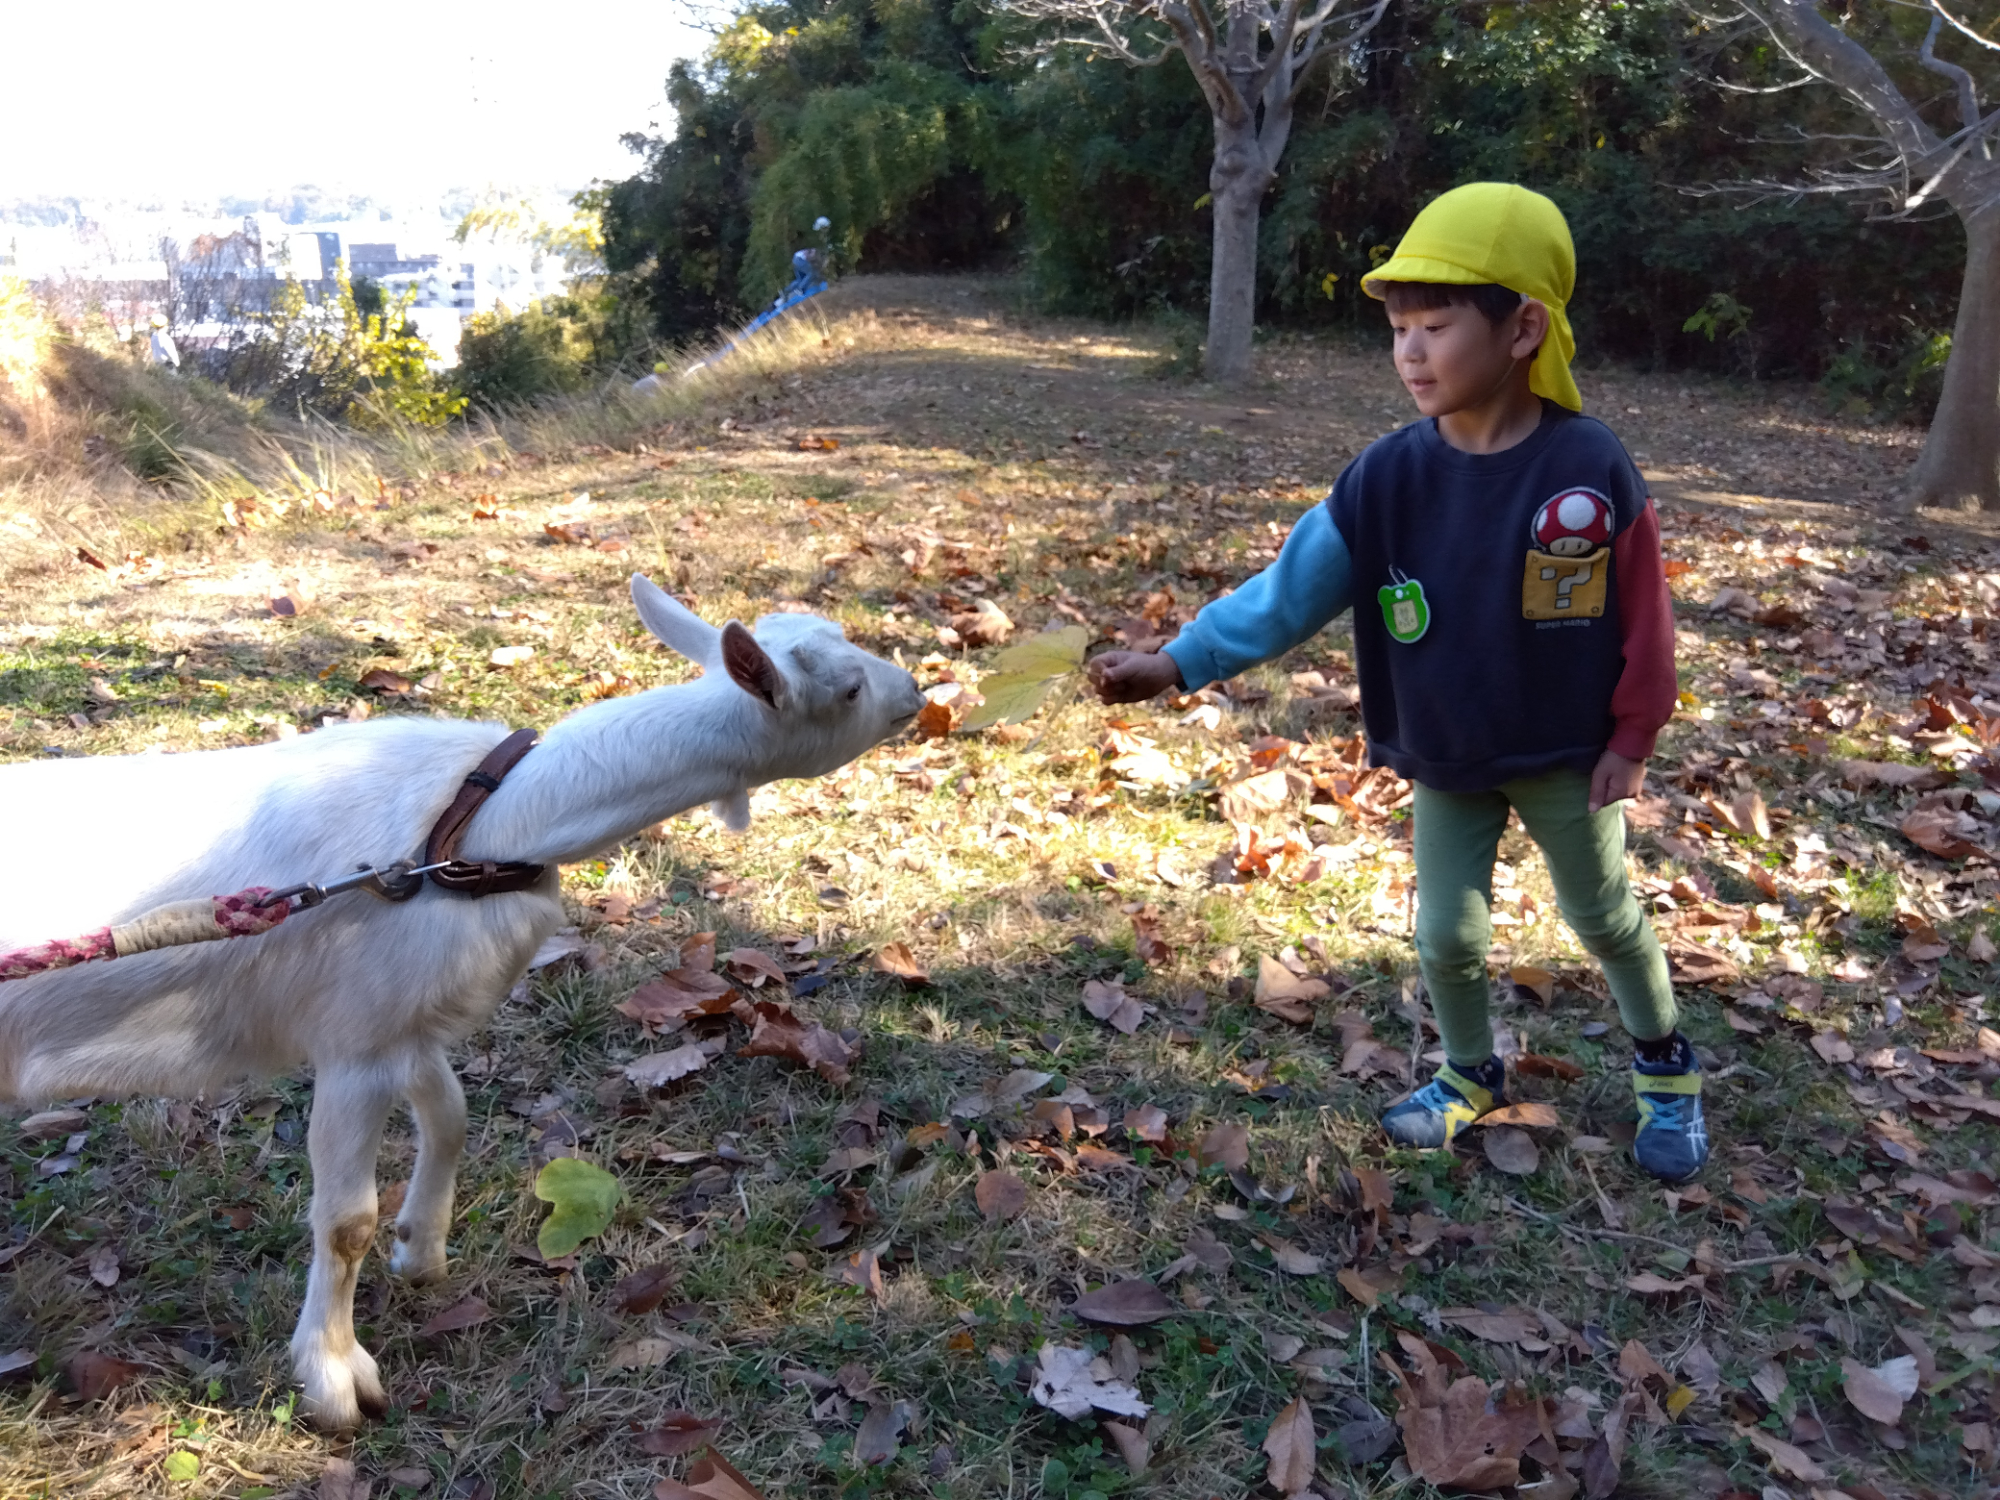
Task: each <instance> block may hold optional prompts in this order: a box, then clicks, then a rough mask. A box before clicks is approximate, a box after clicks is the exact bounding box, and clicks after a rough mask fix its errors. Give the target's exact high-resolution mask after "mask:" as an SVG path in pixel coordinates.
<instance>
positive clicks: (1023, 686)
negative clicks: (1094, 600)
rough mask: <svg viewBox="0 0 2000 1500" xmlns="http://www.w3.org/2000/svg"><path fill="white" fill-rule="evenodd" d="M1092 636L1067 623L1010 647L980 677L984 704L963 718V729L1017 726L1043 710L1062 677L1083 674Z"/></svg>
mask: <svg viewBox="0 0 2000 1500" xmlns="http://www.w3.org/2000/svg"><path fill="white" fill-rule="evenodd" d="M1089 645H1090V632H1089V631H1087V630H1085V629H1084V628H1083V627H1082V626H1081V625H1065V626H1064V627H1063V628H1062V629H1061V630H1046V631H1043V632H1042V634H1040V635H1037V636H1031V637H1029V638H1028V639H1027V640H1025V641H1021V642H1019V643H1018V644H1016V645H1012V646H1009V647H1008V648H1007V649H1006V650H1005V651H1002V652H1001V653H1000V655H999V656H998V657H997V658H996V659H995V660H994V664H993V666H994V670H993V671H992V672H991V673H990V674H989V675H987V676H986V677H983V678H981V679H980V682H979V691H980V693H981V694H982V695H983V696H984V697H985V699H986V701H985V702H984V703H982V704H981V705H980V706H979V707H977V708H975V709H974V710H973V711H972V712H971V713H969V714H967V715H966V716H965V721H964V723H963V724H961V725H960V727H961V728H963V729H968V730H970V729H991V728H992V727H993V726H994V725H995V724H1018V723H1020V722H1021V720H1023V719H1025V718H1027V717H1029V716H1030V715H1031V714H1033V713H1034V711H1035V710H1036V709H1038V708H1040V707H1041V706H1042V701H1043V700H1044V699H1045V698H1047V697H1048V695H1049V690H1050V689H1051V688H1053V687H1054V686H1055V685H1056V684H1057V683H1058V682H1060V681H1061V680H1062V679H1063V678H1065V677H1068V676H1070V675H1072V674H1073V673H1076V672H1080V671H1082V670H1083V653H1084V651H1085V649H1086V648H1088V646H1089Z"/></svg>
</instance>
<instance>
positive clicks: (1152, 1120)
mask: <svg viewBox="0 0 2000 1500" xmlns="http://www.w3.org/2000/svg"><path fill="white" fill-rule="evenodd" d="M1125 1130H1126V1132H1127V1133H1128V1134H1129V1135H1131V1137H1132V1138H1133V1139H1134V1140H1139V1141H1146V1142H1148V1143H1150V1144H1153V1145H1158V1144H1159V1143H1160V1142H1161V1141H1164V1140H1165V1139H1166V1138H1167V1112H1166V1111H1165V1110H1163V1109H1161V1108H1160V1107H1159V1106H1158V1105H1157V1104H1142V1105H1140V1106H1139V1107H1138V1108H1137V1109H1128V1110H1126V1111H1125Z"/></svg>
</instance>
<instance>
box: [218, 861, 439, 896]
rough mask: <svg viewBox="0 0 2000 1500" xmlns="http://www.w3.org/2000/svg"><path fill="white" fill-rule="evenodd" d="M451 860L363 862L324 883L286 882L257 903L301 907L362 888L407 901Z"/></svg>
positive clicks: (370, 893) (379, 894)
mask: <svg viewBox="0 0 2000 1500" xmlns="http://www.w3.org/2000/svg"><path fill="white" fill-rule="evenodd" d="M448 863H450V861H448V860H447V861H441V862H440V863H438V864H434V865H417V864H412V863H411V862H410V861H409V860H407V859H399V860H397V861H396V862H395V863H394V864H393V865H382V866H380V867H379V868H378V867H377V866H374V865H362V866H360V867H359V868H358V869H356V870H355V872H354V873H353V874H352V875H342V876H341V877H339V878H338V879H337V880H329V881H327V882H326V883H325V884H323V885H321V884H315V883H314V882H312V881H310V880H308V881H304V882H302V883H300V884H298V885H288V886H286V887H285V888H284V889H283V890H282V891H273V892H271V894H270V895H268V896H260V897H259V898H258V899H257V902H256V904H257V905H258V906H276V905H277V904H278V903H279V902H280V901H292V902H296V903H297V904H298V905H300V906H318V905H319V904H320V903H321V902H322V901H324V900H326V898H327V897H328V896H338V895H339V894H340V893H341V892H342V891H353V890H363V891H366V892H368V894H369V895H371V896H379V897H381V899H382V900H384V901H407V900H409V899H410V897H412V896H414V895H416V893H417V892H418V890H420V889H421V888H422V886H423V883H424V880H423V877H424V876H426V875H428V874H430V872H431V871H433V870H442V869H443V868H444V867H445V865H446V864H448Z"/></svg>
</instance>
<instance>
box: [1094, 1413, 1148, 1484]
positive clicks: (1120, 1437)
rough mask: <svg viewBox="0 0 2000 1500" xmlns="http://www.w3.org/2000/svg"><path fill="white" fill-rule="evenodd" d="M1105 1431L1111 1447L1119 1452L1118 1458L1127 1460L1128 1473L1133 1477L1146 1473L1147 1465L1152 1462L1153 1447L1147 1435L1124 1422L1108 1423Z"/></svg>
mask: <svg viewBox="0 0 2000 1500" xmlns="http://www.w3.org/2000/svg"><path fill="white" fill-rule="evenodd" d="M1103 1431H1104V1435H1105V1436H1106V1437H1108V1438H1110V1439H1111V1446H1112V1447H1114V1448H1116V1449H1117V1450H1118V1456H1119V1457H1120V1458H1122V1459H1124V1460H1125V1469H1126V1472H1128V1473H1130V1474H1133V1475H1139V1474H1143V1473H1145V1472H1146V1465H1147V1464H1148V1463H1149V1462H1151V1461H1152V1457H1153V1445H1152V1444H1151V1443H1149V1442H1147V1441H1146V1434H1145V1433H1143V1432H1141V1431H1140V1430H1139V1429H1138V1428H1136V1427H1131V1426H1127V1425H1126V1424H1125V1423H1123V1422H1106V1423H1104V1424H1103Z"/></svg>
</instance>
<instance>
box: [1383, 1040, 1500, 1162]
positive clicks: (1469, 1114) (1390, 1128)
mask: <svg viewBox="0 0 2000 1500" xmlns="http://www.w3.org/2000/svg"><path fill="white" fill-rule="evenodd" d="M1506 1102H1507V1071H1506V1069H1505V1068H1504V1067H1503V1066H1502V1065H1501V1062H1500V1059H1499V1058H1498V1057H1489V1058H1487V1059H1486V1061H1485V1062H1483V1063H1481V1064H1480V1065H1479V1066H1478V1067H1476V1068H1457V1067H1454V1066H1453V1065H1452V1064H1451V1063H1449V1062H1447V1063H1446V1064H1445V1065H1444V1066H1443V1067H1441V1068H1439V1069H1438V1070H1437V1076H1436V1077H1434V1078H1432V1079H1431V1081H1430V1082H1429V1083H1427V1084H1425V1085H1424V1086H1423V1087H1422V1088H1420V1089H1418V1090H1417V1091H1416V1092H1415V1093H1414V1094H1412V1095H1411V1096H1410V1097H1409V1098H1407V1099H1405V1100H1404V1101H1403V1102H1402V1103H1401V1104H1395V1105H1391V1106H1390V1107H1389V1109H1388V1111H1387V1112H1386V1113H1385V1114H1384V1115H1383V1116H1382V1129H1383V1131H1384V1132H1386V1133H1387V1135H1388V1137H1389V1139H1390V1140H1392V1141H1395V1142H1397V1143H1398V1144H1399V1145H1404V1146H1415V1147H1418V1148H1419V1149H1421V1150H1426V1151H1430V1150H1435V1149H1436V1148H1437V1147H1439V1146H1449V1145H1450V1144H1451V1142H1452V1138H1453V1137H1454V1136H1456V1135H1457V1134H1458V1133H1459V1131H1461V1130H1463V1129H1465V1127H1466V1126H1468V1125H1470V1124H1471V1123H1472V1122H1473V1121H1474V1120H1476V1119H1478V1118H1479V1117H1480V1116H1481V1115H1483V1114H1485V1113H1486V1112H1487V1111H1489V1110H1494V1109H1498V1108H1499V1107H1500V1106H1501V1105H1503V1104H1505V1103H1506Z"/></svg>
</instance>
